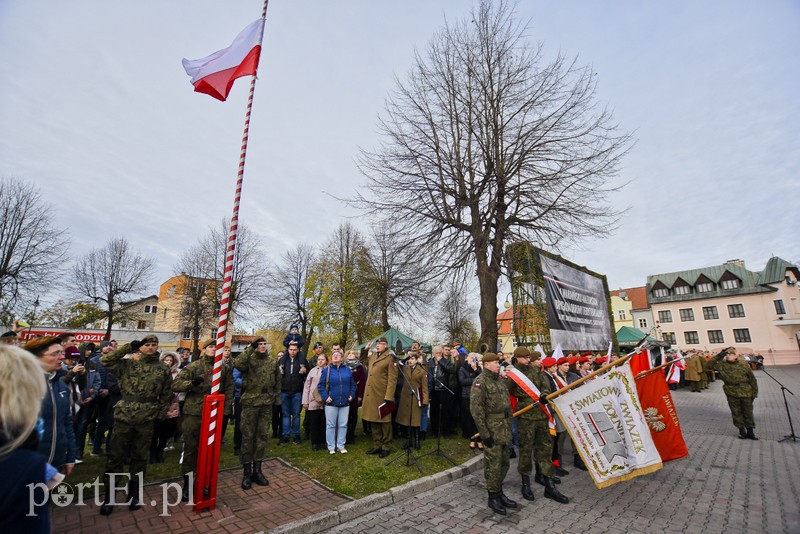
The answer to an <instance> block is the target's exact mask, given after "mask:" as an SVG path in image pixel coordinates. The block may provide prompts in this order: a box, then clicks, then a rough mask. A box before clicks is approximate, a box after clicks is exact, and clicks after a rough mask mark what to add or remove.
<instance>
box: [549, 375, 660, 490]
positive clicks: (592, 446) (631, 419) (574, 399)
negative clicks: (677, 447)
mask: <svg viewBox="0 0 800 534" xmlns="http://www.w3.org/2000/svg"><path fill="white" fill-rule="evenodd" d="M550 403H551V404H553V405H554V406H555V408H556V411H557V412H558V415H559V417H560V418H561V421H562V422H563V423H564V425H565V426H566V427H567V430H568V431H569V434H570V436H571V437H572V442H573V443H574V444H575V447H576V449H577V450H578V452H579V453H580V455H581V458H583V461H584V463H585V464H586V467H587V468H588V470H589V474H591V476H592V479H593V480H594V483H595V485H596V486H597V487H598V488H604V487H606V486H610V485H612V484H616V483H617V482H621V481H623V480H629V479H631V478H634V477H637V476H640V475H644V474H647V473H652V472H654V471H658V470H659V469H661V467H662V463H661V457H660V456H659V454H658V450H657V449H656V446H655V444H654V443H653V438H652V437H651V436H650V431H649V430H648V427H647V421H646V419H645V416H644V413H643V411H642V406H641V404H640V402H639V398H638V396H637V394H636V384H635V380H634V378H633V374H632V373H631V368H630V365H629V364H628V363H627V362H626V363H624V364H622V365H620V366H619V367H616V368H614V369H612V370H610V371H609V372H607V373H605V374H602V375H600V376H597V377H596V378H595V379H594V380H589V381H587V382H584V383H583V384H582V385H581V386H580V387H576V388H574V389H571V390H570V391H567V392H566V393H564V394H563V395H561V396H559V397H556V398H555V399H554V400H552V401H551V402H550Z"/></svg>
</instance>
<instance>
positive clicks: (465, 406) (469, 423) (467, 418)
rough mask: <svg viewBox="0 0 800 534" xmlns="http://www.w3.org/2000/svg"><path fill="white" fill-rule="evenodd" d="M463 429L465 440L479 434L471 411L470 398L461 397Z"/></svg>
mask: <svg viewBox="0 0 800 534" xmlns="http://www.w3.org/2000/svg"><path fill="white" fill-rule="evenodd" d="M461 429H462V433H463V435H464V437H465V438H472V436H474V435H475V434H477V433H478V429H477V427H476V426H475V420H474V419H473V418H472V414H471V413H470V411H469V398H464V397H461Z"/></svg>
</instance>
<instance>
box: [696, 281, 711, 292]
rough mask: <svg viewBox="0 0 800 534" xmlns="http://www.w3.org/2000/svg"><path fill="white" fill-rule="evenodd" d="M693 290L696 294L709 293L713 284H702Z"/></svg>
mask: <svg viewBox="0 0 800 534" xmlns="http://www.w3.org/2000/svg"><path fill="white" fill-rule="evenodd" d="M695 290H696V291H697V292H698V293H709V292H711V291H714V284H712V283H711V282H702V283H700V284H697V286H695Z"/></svg>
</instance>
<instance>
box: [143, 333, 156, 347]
mask: <svg viewBox="0 0 800 534" xmlns="http://www.w3.org/2000/svg"><path fill="white" fill-rule="evenodd" d="M145 343H158V336H156V335H154V334H150V335H149V336H144V337H143V338H142V345H144V344H145Z"/></svg>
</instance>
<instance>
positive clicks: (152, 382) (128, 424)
mask: <svg viewBox="0 0 800 534" xmlns="http://www.w3.org/2000/svg"><path fill="white" fill-rule="evenodd" d="M100 363H102V364H103V365H104V366H105V367H106V369H107V370H108V372H109V373H113V374H114V375H115V376H116V377H117V380H118V381H119V388H120V392H121V393H122V400H120V401H119V402H118V403H117V406H116V408H115V410H114V432H113V433H112V435H111V443H110V444H109V446H108V456H107V458H106V472H105V474H104V475H103V481H104V482H105V498H104V499H103V504H102V505H101V506H100V514H102V515H108V514H110V513H111V512H113V511H114V508H113V503H112V498H111V497H112V495H113V492H114V489H115V488H112V486H111V476H110V474H111V473H122V472H124V471H123V470H124V469H125V464H126V463H128V464H130V471H129V472H128V475H129V477H130V482H129V484H128V503H129V508H130V509H131V510H138V509H139V508H141V505H140V504H139V490H140V486H139V483H140V481H141V480H144V476H145V471H146V470H147V460H148V458H149V455H150V442H151V441H152V439H153V429H154V428H155V426H154V424H153V423H154V421H156V420H158V419H162V418H164V417H165V416H166V414H167V410H169V406H170V401H171V400H172V374H171V373H170V370H169V367H167V366H166V365H165V364H164V363H163V362H162V361H160V360H159V359H158V338H157V337H156V336H154V335H152V334H151V335H148V336H145V337H144V338H142V340H141V341H136V340H134V341H131V342H130V343H126V344H124V345H122V346H121V347H119V348H118V349H117V350H115V351H113V352H110V353H108V354H106V355H105V356H102V357H101V358H100Z"/></svg>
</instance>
